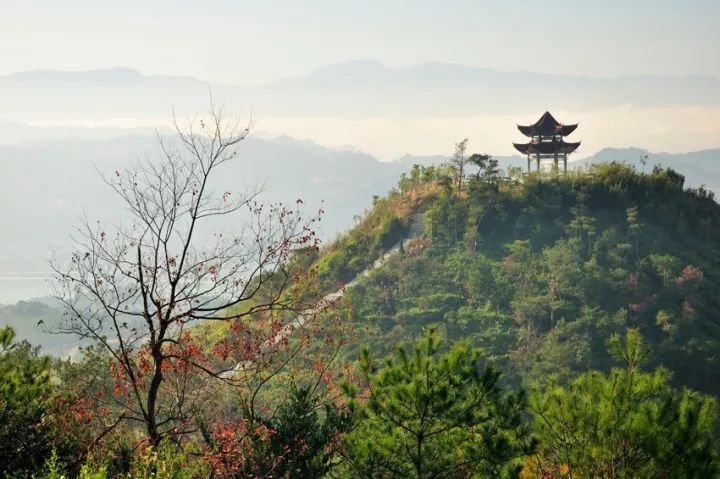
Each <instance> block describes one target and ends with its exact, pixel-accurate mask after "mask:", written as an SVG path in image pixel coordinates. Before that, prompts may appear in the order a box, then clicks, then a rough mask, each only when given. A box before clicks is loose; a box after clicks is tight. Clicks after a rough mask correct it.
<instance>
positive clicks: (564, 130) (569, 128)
mask: <svg viewBox="0 0 720 479" xmlns="http://www.w3.org/2000/svg"><path fill="white" fill-rule="evenodd" d="M577 127H578V124H577V123H575V124H574V125H562V126H561V127H560V133H559V134H560V135H562V136H568V135H569V134H570V133H572V132H573V131H575V129H576V128H577Z"/></svg>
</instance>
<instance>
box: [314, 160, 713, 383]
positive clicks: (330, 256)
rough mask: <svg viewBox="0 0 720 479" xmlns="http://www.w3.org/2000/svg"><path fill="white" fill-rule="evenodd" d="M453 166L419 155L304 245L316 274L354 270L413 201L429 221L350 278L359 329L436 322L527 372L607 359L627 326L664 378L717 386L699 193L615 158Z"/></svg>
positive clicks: (672, 175) (379, 342) (708, 244)
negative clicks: (357, 212)
mask: <svg viewBox="0 0 720 479" xmlns="http://www.w3.org/2000/svg"><path fill="white" fill-rule="evenodd" d="M449 174H451V170H449V169H448V170H442V169H435V168H425V167H416V168H415V169H414V170H413V173H412V174H410V175H408V176H404V177H403V179H402V180H401V182H400V184H399V186H398V188H396V189H395V190H393V191H392V192H391V193H390V194H389V196H388V197H387V198H381V199H378V200H376V202H375V206H374V208H373V209H371V210H369V211H368V212H367V214H366V215H365V217H364V218H363V219H362V221H360V223H359V224H358V225H357V227H356V228H355V229H354V230H352V231H351V232H350V233H349V234H348V235H346V236H344V237H342V238H340V239H339V240H338V241H337V242H336V243H335V244H333V245H331V246H330V247H328V248H326V249H325V250H324V252H323V253H322V254H320V256H319V257H318V258H317V259H316V263H315V268H316V270H317V272H318V275H319V277H320V278H321V283H323V284H325V285H326V287H327V288H331V287H332V285H333V284H334V283H335V284H343V283H345V282H348V281H351V280H352V278H354V277H355V275H357V274H358V273H359V272H360V271H362V270H363V268H365V267H367V266H369V265H370V264H371V263H372V261H373V259H374V258H376V257H377V256H378V255H380V254H381V252H382V250H383V245H384V246H389V245H390V244H393V243H395V242H397V241H399V240H400V239H401V238H403V237H405V236H406V235H407V229H408V227H409V224H410V222H411V217H412V215H417V213H418V212H423V217H424V226H425V236H424V237H423V238H419V239H414V240H409V241H406V242H405V243H404V244H403V247H402V249H401V251H400V253H399V254H397V255H394V256H393V257H391V258H389V259H388V260H387V262H386V263H385V264H384V265H383V266H381V267H379V268H377V269H375V270H372V271H370V272H369V273H368V275H367V276H366V277H362V278H361V279H360V281H359V283H358V284H357V285H353V287H352V288H350V289H348V292H347V294H346V298H347V301H348V303H349V306H350V308H349V309H350V310H351V314H350V316H349V319H351V320H352V321H353V323H354V324H355V329H356V330H357V331H358V332H360V334H362V335H363V341H364V342H365V343H367V344H370V345H372V348H374V349H375V350H379V351H386V350H387V349H388V348H390V347H391V345H393V344H395V343H396V342H397V341H400V340H408V339H411V338H414V337H417V336H418V335H420V334H421V331H422V330H424V329H426V328H428V327H430V326H432V325H435V326H437V327H440V328H441V330H442V331H443V333H444V334H445V335H446V336H447V337H448V338H450V339H452V340H459V339H466V340H469V341H470V342H471V343H472V344H473V345H475V346H480V347H482V348H483V349H484V350H485V351H486V353H487V354H488V355H489V357H490V358H491V361H494V362H496V363H498V364H501V365H502V366H503V367H504V368H507V369H509V370H511V371H512V374H513V375H514V377H515V378H517V379H520V380H523V381H525V382H530V383H532V382H535V381H540V380H542V379H544V378H548V377H551V376H554V377H558V378H560V379H564V380H567V379H569V378H571V377H574V376H576V375H577V374H579V373H581V372H584V371H587V370H591V369H600V370H608V369H609V367H610V365H611V359H610V357H609V355H608V354H607V352H606V343H607V340H608V339H609V337H610V336H611V335H612V334H613V333H621V332H623V331H624V330H626V329H627V328H629V327H634V328H639V329H640V331H641V333H642V334H643V336H645V337H646V338H647V339H648V342H649V345H650V350H651V358H652V363H653V364H655V365H662V366H664V367H667V368H669V369H670V370H671V371H674V372H675V373H676V374H675V381H676V383H678V384H682V385H687V386H691V387H693V388H696V389H700V390H703V391H706V392H711V393H713V394H715V395H717V394H719V393H720V389H718V386H717V385H718V384H719V381H718V380H719V379H720V373H718V372H717V371H718V367H717V366H718V362H719V361H720V358H718V356H717V351H718V346H719V345H720V343H718V340H720V325H719V324H718V323H717V311H719V310H720V303H719V302H718V298H719V297H720V276H718V270H719V267H720V264H719V262H720V260H719V259H718V258H720V256H718V253H719V251H718V235H719V234H720V205H718V204H717V203H716V202H715V201H714V199H713V197H712V194H711V193H709V192H708V191H706V190H703V189H699V190H698V189H687V188H685V187H684V177H683V176H682V175H680V174H679V173H677V172H675V171H673V170H671V169H660V168H656V169H654V170H653V171H652V172H650V173H648V174H643V173H641V172H638V171H637V170H635V169H634V168H633V167H631V166H628V165H624V164H600V165H595V166H593V167H591V169H590V170H589V172H588V173H583V174H579V173H573V174H571V175H570V176H568V177H567V178H562V177H560V178H554V177H552V176H545V177H542V178H541V177H537V176H535V175H531V176H530V177H525V178H519V177H516V178H505V179H503V178H500V177H499V176H497V175H495V176H491V177H487V176H484V175H485V173H484V172H480V173H478V175H477V176H476V175H474V174H473V175H471V177H470V178H469V179H468V181H467V182H466V184H465V186H464V187H463V189H462V190H461V191H457V189H456V188H453V187H451V186H450V184H451V181H449V180H448V178H447V177H444V175H449ZM363 341H360V342H359V343H362V342H363ZM359 343H358V344H359ZM357 351H358V349H357V348H356V347H353V348H352V349H351V350H350V351H348V353H347V354H348V356H349V357H353V356H354V355H355V354H356V353H357Z"/></svg>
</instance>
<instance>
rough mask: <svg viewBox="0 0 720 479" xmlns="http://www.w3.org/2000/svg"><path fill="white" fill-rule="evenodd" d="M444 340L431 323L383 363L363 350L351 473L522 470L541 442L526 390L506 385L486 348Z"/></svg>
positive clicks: (348, 447)
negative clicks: (362, 398)
mask: <svg viewBox="0 0 720 479" xmlns="http://www.w3.org/2000/svg"><path fill="white" fill-rule="evenodd" d="M440 347H441V342H440V341H439V340H438V339H437V335H436V334H435V332H434V331H433V330H430V331H429V332H428V333H427V334H426V335H425V336H424V337H423V338H422V339H421V340H419V341H418V342H416V343H415V345H414V346H413V347H412V348H411V350H410V351H407V350H406V349H405V348H404V347H402V346H400V347H399V348H397V350H396V351H395V353H394V354H393V355H392V356H390V357H388V358H387V359H386V360H385V366H384V367H383V368H382V369H381V370H379V371H376V370H375V367H374V364H373V362H372V359H371V358H370V356H369V353H368V352H367V350H366V351H365V352H364V353H363V355H362V356H361V359H360V363H361V366H362V370H363V373H364V375H365V380H366V381H367V394H368V396H367V402H366V403H365V404H364V406H363V407H362V408H361V410H360V417H359V420H358V423H357V425H356V428H355V429H354V430H353V431H352V432H351V433H350V434H349V435H348V436H347V437H346V440H345V450H344V453H345V457H346V459H347V466H348V469H349V473H348V474H349V476H350V477H373V478H386V477H387V478H389V477H393V478H399V477H404V478H417V479H420V478H431V477H432V478H435V477H458V478H461V477H493V478H497V477H517V475H518V473H519V460H518V459H519V458H520V457H521V456H522V455H523V454H525V453H526V452H528V451H530V450H531V449H532V447H533V441H532V440H531V439H530V435H529V431H528V428H527V425H526V424H525V423H524V420H523V411H524V408H525V401H524V395H523V393H522V392H506V391H504V390H503V388H502V387H501V386H500V372H499V371H498V370H497V369H495V368H493V367H491V366H486V367H481V366H480V365H479V362H480V351H479V350H477V349H473V348H471V347H469V346H468V345H467V344H466V343H463V342H461V343H458V344H456V345H454V346H453V347H452V348H451V349H450V350H449V351H448V352H447V353H444V354H441V353H440Z"/></svg>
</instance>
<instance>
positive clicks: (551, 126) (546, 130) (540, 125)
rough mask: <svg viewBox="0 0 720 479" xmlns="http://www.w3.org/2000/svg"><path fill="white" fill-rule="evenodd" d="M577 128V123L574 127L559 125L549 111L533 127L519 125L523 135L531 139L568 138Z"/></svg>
mask: <svg viewBox="0 0 720 479" xmlns="http://www.w3.org/2000/svg"><path fill="white" fill-rule="evenodd" d="M575 128H577V123H576V124H574V125H563V124H561V123H559V122H558V121H557V120H556V119H555V118H554V117H553V116H552V115H551V114H550V112H549V111H546V112H545V113H543V116H541V117H540V119H539V120H538V121H536V122H535V123H534V124H532V125H528V126H523V125H518V130H520V132H521V133H522V134H523V135H525V136H529V137H532V136H553V135H562V136H566V135H569V134H570V133H572V132H573V131H575Z"/></svg>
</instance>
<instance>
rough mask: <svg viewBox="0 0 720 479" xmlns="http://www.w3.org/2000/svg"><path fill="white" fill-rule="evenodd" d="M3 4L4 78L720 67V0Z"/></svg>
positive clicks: (249, 77)
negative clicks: (363, 61) (424, 67)
mask: <svg viewBox="0 0 720 479" xmlns="http://www.w3.org/2000/svg"><path fill="white" fill-rule="evenodd" d="M0 1H1V2H2V4H3V5H2V15H1V17H0V58H1V59H2V61H1V62H0V74H5V73H11V72H15V71H20V70H34V69H60V70H83V69H92V68H103V67H110V66H129V67H133V68H137V69H139V70H140V71H142V72H144V73H148V74H173V75H188V76H194V77H197V78H200V79H205V80H210V81H213V82H232V83H257V82H265V81H270V80H275V79H277V78H281V77H288V76H294V75H298V74H304V73H307V72H309V71H311V70H313V69H315V68H316V67H318V66H322V65H327V64H331V63H336V62H341V61H347V60H352V59H358V58H372V59H377V60H380V61H381V62H383V63H386V64H387V65H390V66H407V65H412V64H416V63H422V62H427V61H448V62H457V63H462V64H467V65H474V66H484V67H490V68H496V69H500V70H531V71H538V72H549V73H569V74H578V75H592V76H617V75H629V74H639V73H657V74H666V73H676V74H677V73H680V74H703V75H712V76H720V55H719V54H718V45H720V28H718V26H717V25H718V22H720V1H719V0H685V1H667V0H632V1H629V0H625V1H615V0H606V1H602V2H600V1H594V0H593V1H591V0H574V1H553V0H546V1H524V0H523V1H502V2H501V1H479V0H455V1H443V2H440V1H433V2H431V1H427V0H418V1H409V0H404V1H403V0H381V1H375V0H366V1H355V2H349V1H338V0H304V1H297V0H294V1H276V0H274V1H257V0H254V1H244V0H235V1H231V0H208V1H199V0H194V1H190V0H172V1H170V0H152V1H148V0H144V1H136V0H123V1H120V2H110V1H98V0H65V1H57V0H27V1H22V2H19V1H9V0H0Z"/></svg>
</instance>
